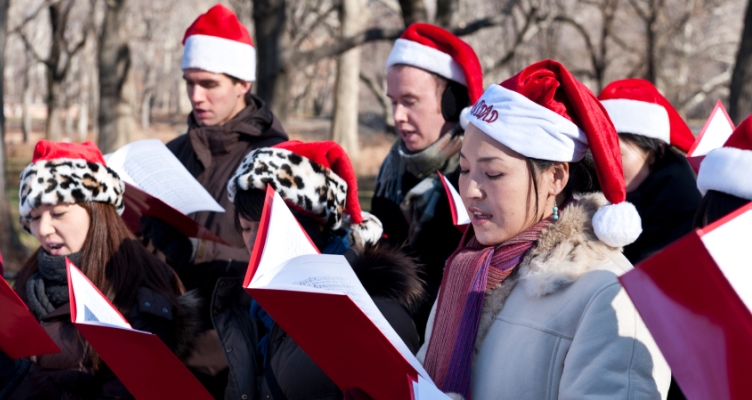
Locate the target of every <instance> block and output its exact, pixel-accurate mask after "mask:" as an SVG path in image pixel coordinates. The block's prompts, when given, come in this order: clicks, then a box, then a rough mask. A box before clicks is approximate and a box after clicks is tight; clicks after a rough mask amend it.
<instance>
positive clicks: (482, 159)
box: [460, 150, 501, 162]
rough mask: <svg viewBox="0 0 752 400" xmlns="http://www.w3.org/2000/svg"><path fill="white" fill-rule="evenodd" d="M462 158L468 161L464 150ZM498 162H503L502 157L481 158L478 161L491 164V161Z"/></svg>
mask: <svg viewBox="0 0 752 400" xmlns="http://www.w3.org/2000/svg"><path fill="white" fill-rule="evenodd" d="M460 158H464V159H466V160H467V157H465V155H464V154H462V150H460ZM496 160H501V157H481V158H479V159H478V162H491V161H496Z"/></svg>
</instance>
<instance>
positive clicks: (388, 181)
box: [374, 124, 463, 239]
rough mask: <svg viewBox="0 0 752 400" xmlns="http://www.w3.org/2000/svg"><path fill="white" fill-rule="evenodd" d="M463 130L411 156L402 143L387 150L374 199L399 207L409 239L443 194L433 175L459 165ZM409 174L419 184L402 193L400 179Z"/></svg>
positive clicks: (441, 187) (444, 172)
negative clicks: (416, 179) (395, 204)
mask: <svg viewBox="0 0 752 400" xmlns="http://www.w3.org/2000/svg"><path fill="white" fill-rule="evenodd" d="M461 129H462V128H460V126H459V124H457V126H455V127H454V128H453V129H452V130H451V131H449V132H447V133H446V134H444V135H443V136H441V137H440V138H439V140H437V141H436V143H434V144H432V145H430V146H428V147H427V148H426V149H425V150H423V151H420V152H417V153H412V154H411V153H410V152H408V150H407V149H406V148H405V145H404V143H403V142H402V140H398V141H397V142H396V143H395V144H394V146H392V149H391V150H390V151H389V154H388V155H387V157H386V159H385V160H384V163H383V164H382V165H381V169H380V170H379V175H378V176H377V177H376V185H375V188H374V189H375V190H374V192H375V196H379V197H384V198H386V199H388V200H390V201H392V202H394V203H397V204H399V205H400V209H401V210H402V213H403V214H404V216H405V219H406V220H407V222H408V223H409V225H410V232H409V234H408V237H409V238H411V239H412V238H415V236H416V235H417V234H418V232H420V230H421V229H422V226H423V224H424V223H426V222H428V221H430V220H431V219H432V218H433V217H434V215H435V212H436V205H437V204H438V202H439V199H440V198H441V195H442V193H443V192H444V187H443V184H442V183H441V180H439V176H438V174H437V173H436V172H437V171H441V173H442V174H448V173H451V172H454V171H455V170H456V169H457V167H458V166H459V151H460V148H461V147H462V139H463V136H462V135H461V134H460V133H461V132H462V131H461ZM406 172H409V173H410V174H412V175H414V176H415V177H417V178H418V179H421V182H420V183H418V184H417V185H415V186H414V187H413V188H411V189H410V190H409V191H408V192H407V193H405V194H403V193H402V176H403V175H404V174H405V173H406Z"/></svg>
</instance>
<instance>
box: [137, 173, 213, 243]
mask: <svg viewBox="0 0 752 400" xmlns="http://www.w3.org/2000/svg"><path fill="white" fill-rule="evenodd" d="M123 202H124V203H125V211H123V220H124V221H125V223H126V225H128V228H129V229H130V230H131V232H133V233H136V234H138V233H141V217H146V216H151V217H157V218H159V219H161V220H163V221H165V222H167V223H168V224H170V225H172V226H173V227H175V228H176V229H177V230H179V231H180V232H182V233H183V234H184V235H185V236H187V237H192V238H197V239H203V240H210V241H212V242H217V243H221V244H224V245H227V242H225V241H224V240H222V239H221V238H220V237H219V236H217V235H215V234H214V233H212V232H211V231H210V230H208V229H206V227H205V226H203V225H201V224H199V223H198V222H196V221H195V220H194V219H193V218H191V217H189V216H187V215H185V214H183V213H181V212H180V211H178V210H176V209H174V208H172V207H170V206H169V205H167V203H165V202H164V201H162V200H160V199H158V198H156V197H154V196H152V195H150V194H148V193H146V192H144V191H143V190H141V189H139V188H137V187H135V186H133V185H131V184H129V183H126V184H125V195H124V197H123Z"/></svg>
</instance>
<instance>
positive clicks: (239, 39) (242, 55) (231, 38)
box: [180, 4, 256, 81]
mask: <svg viewBox="0 0 752 400" xmlns="http://www.w3.org/2000/svg"><path fill="white" fill-rule="evenodd" d="M183 45H184V46H185V50H184V51H183V63H182V65H181V66H180V68H181V69H183V70H185V69H189V68H197V69H200V70H204V71H208V72H212V73H215V74H227V75H230V76H232V77H234V78H238V79H240V80H244V81H255V80H256V49H255V48H254V47H253V41H252V40H251V35H249V34H248V30H247V29H246V28H245V27H244V26H243V24H241V23H240V21H238V17H237V16H236V15H235V13H233V12H232V11H231V10H229V9H228V8H227V7H225V6H223V5H221V4H217V5H215V6H214V7H212V8H210V9H209V11H207V12H206V14H201V15H200V16H199V17H198V18H196V21H194V22H193V24H192V25H191V26H190V27H189V28H188V29H187V30H186V31H185V36H184V37H183Z"/></svg>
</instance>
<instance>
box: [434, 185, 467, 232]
mask: <svg viewBox="0 0 752 400" xmlns="http://www.w3.org/2000/svg"><path fill="white" fill-rule="evenodd" d="M441 177H442V178H443V179H444V186H446V187H447V189H449V193H450V194H451V196H452V200H453V201H454V210H452V211H453V212H454V213H455V218H456V219H457V225H469V224H470V215H469V214H468V213H467V208H465V203H463V202H462V197H460V194H459V192H457V189H455V188H454V186H452V183H451V182H449V179H447V177H446V176H444V175H442V176H441Z"/></svg>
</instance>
